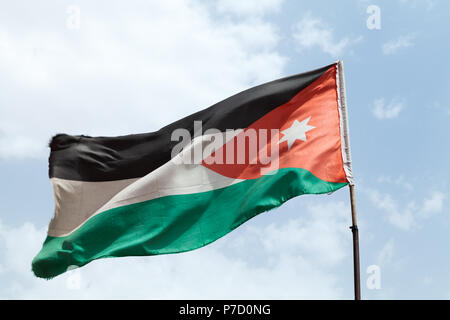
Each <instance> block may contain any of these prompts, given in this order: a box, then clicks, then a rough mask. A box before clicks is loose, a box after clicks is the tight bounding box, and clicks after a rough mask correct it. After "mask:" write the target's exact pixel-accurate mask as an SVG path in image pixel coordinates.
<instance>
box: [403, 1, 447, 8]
mask: <svg viewBox="0 0 450 320" xmlns="http://www.w3.org/2000/svg"><path fill="white" fill-rule="evenodd" d="M399 1H400V4H402V5H408V6H409V7H411V8H418V7H422V6H425V9H426V10H432V9H434V8H435V7H436V6H437V5H438V3H439V0H399Z"/></svg>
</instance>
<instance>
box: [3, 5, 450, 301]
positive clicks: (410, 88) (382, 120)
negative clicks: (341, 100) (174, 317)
mask: <svg viewBox="0 0 450 320" xmlns="http://www.w3.org/2000/svg"><path fill="white" fill-rule="evenodd" d="M373 5H376V6H378V8H379V9H380V10H381V29H372V30H371V29H369V28H368V27H367V19H368V18H369V17H370V13H367V9H368V7H370V6H373ZM1 7H2V9H1V10H0V85H1V88H2V90H1V93H0V178H1V181H2V183H1V184H0V194H1V196H0V200H1V201H0V298H6V299H11V298H160V299H165V298H172V299H174V298H193V299H195V298H204V299H209V298H225V299H226V298H239V299H240V298H250V299H251V298H268V299H272V298H274V299H277V298H279V299H311V298H328V299H339V298H342V299H351V298H353V278H352V277H353V269H352V246H351V245H352V243H351V232H350V230H349V229H348V227H349V226H350V224H351V216H350V208H349V199H348V189H347V188H345V189H343V190H339V191H338V192H336V193H334V194H332V195H322V196H302V197H298V198H295V199H293V200H291V201H289V202H288V203H286V204H285V205H284V206H282V207H281V208H278V209H276V210H273V211H271V212H269V213H264V214H261V215H259V216H257V217H256V218H254V219H252V220H251V221H249V222H247V223H246V224H245V225H244V226H242V227H240V228H238V229H237V230H235V231H233V232H232V233H230V234H229V235H227V236H225V237H224V238H222V239H220V240H218V241H216V242H215V243H213V244H211V245H209V246H207V247H204V248H202V249H199V250H196V251H192V252H189V253H183V254H177V255H168V256H155V257H139V258H135V257H130V258H119V259H104V260H98V261H95V262H93V263H91V264H89V265H87V266H85V267H83V268H81V269H79V270H76V271H72V272H69V273H67V274H64V275H62V276H60V277H57V278H55V279H53V280H51V281H46V280H42V279H37V278H35V277H34V276H33V274H32V272H31V267H30V264H31V260H32V258H33V256H34V255H35V254H36V253H37V252H38V251H39V249H40V247H41V244H42V241H43V240H44V238H45V234H46V229H47V225H48V223H49V221H50V219H51V216H52V211H53V194H52V190H51V187H50V183H49V180H48V177H47V157H48V153H49V150H48V148H47V143H48V141H49V139H50V138H51V136H52V135H54V134H56V133H60V132H65V133H70V134H87V135H121V134H129V133H140V132H149V131H154V130H157V129H159V128H160V127H162V126H164V125H166V124H168V123H170V122H172V121H174V120H176V119H179V118H180V117H183V116H186V115H188V114H191V113H193V112H195V111H198V110H201V109H203V108H205V107H207V106H209V105H211V104H213V103H215V102H217V101H220V100H222V99H224V98H226V97H228V96H230V95H232V94H234V93H237V92H239V91H241V90H244V89H246V88H249V87H251V86H254V85H257V84H261V83H263V82H266V81H270V80H273V79H276V78H279V77H283V76H288V75H291V74H295V73H300V72H303V71H307V70H311V69H314V68H317V67H320V66H324V65H327V64H329V63H331V62H334V61H336V60H337V59H343V60H344V62H345V76H346V82H347V96H348V106H349V118H350V131H351V144H352V156H353V162H354V173H355V176H356V184H357V187H356V188H357V190H356V191H357V194H356V195H357V208H358V215H359V224H360V237H361V238H360V246H361V248H360V249H361V271H362V291H363V298H367V299H410V298H414V299H442V298H445V299H449V298H450V272H449V271H448V270H449V269H450V250H449V242H450V236H449V232H450V198H449V195H450V185H449V181H448V178H449V176H450V166H449V163H450V142H449V138H450V90H449V88H450V66H449V64H448V52H449V50H450V46H449V43H450V42H449V41H448V40H449V39H450V37H449V32H448V28H447V25H448V17H449V15H450V3H448V1H442V0H441V1H439V0H427V1H426V0H422V1H420V0H396V1H381V0H380V1H376V0H373V1H365V0H359V1H357V0H355V1H345V2H339V3H338V2H337V1H308V2H307V1H302V2H300V1H288V0H285V1H283V0H246V1H242V0H220V1H215V2H213V1H181V0H180V1H137V0H133V1H95V3H93V2H92V1H58V2H56V1H40V2H39V3H37V2H36V3H34V2H30V1H13V2H11V1H10V2H5V1H4V2H2V6H1ZM372 8H373V7H372ZM78 10H79V14H80V15H79V17H80V20H79V22H80V23H79V27H77V21H76V18H74V15H76V14H77V12H78ZM369 12H372V11H370V10H369ZM74 19H75V20H74ZM374 265H375V266H377V267H378V268H379V270H380V275H381V277H380V280H381V281H380V288H378V289H373V288H371V287H370V286H369V287H367V286H366V281H367V280H368V279H369V280H370V278H369V277H370V274H369V273H367V268H369V271H371V270H373V266H374ZM370 266H372V267H370Z"/></svg>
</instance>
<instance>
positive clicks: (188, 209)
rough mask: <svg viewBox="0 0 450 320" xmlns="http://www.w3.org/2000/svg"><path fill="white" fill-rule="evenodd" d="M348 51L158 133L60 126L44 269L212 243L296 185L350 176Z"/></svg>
mask: <svg viewBox="0 0 450 320" xmlns="http://www.w3.org/2000/svg"><path fill="white" fill-rule="evenodd" d="M343 86H344V81H343V74H342V68H341V62H337V63H334V64H332V65H329V66H326V67H323V68H320V69H317V70H314V71H310V72H306V73H303V74H299V75H295V76H291V77H287V78H283V79H280V80H276V81H273V82H269V83H266V84H263V85H260V86H257V87H254V88H251V89H248V90H246V91H244V92H241V93H239V94H237V95H234V96H232V97H230V98H228V99H226V100H224V101H221V102H219V103H217V104H215V105H213V106H211V107H209V108H207V109H205V110H203V111H200V112H197V113H195V114H193V115H190V116H188V117H186V118H184V119H181V120H179V121H176V122H174V123H172V124H170V125H168V126H166V127H164V128H162V129H160V130H159V131H157V132H152V133H146V134H135V135H127V136H121V137H89V136H70V135H65V134H60V135H57V136H55V137H53V139H52V141H51V143H50V148H51V154H50V160H49V175H50V180H51V183H52V186H53V190H54V197H55V213H54V217H53V219H52V221H51V222H50V225H49V229H48V236H47V238H46V240H45V242H44V244H43V247H42V249H41V251H40V252H39V253H38V254H37V256H36V257H35V258H34V260H33V262H32V269H33V272H34V273H35V274H36V276H38V277H43V278H52V277H55V276H57V275H59V274H61V273H64V272H65V271H67V270H68V269H71V268H73V266H83V265H85V264H87V263H89V262H90V261H93V260H95V259H100V258H105V257H121V256H143V255H157V254H167V253H177V252H183V251H188V250H193V249H196V248H199V247H202V246H204V245H207V244H209V243H211V242H213V241H215V240H217V239H218V238H220V237H222V236H224V235H225V234H227V233H229V232H230V231H232V230H233V229H235V228H236V227H238V226H239V225H241V224H242V223H244V222H245V221H247V220H249V219H250V218H252V217H254V216H255V215H257V214H259V213H261V212H264V211H267V210H270V209H272V208H275V207H278V206H280V205H281V204H283V203H284V202H285V201H287V200H289V199H291V198H293V197H295V196H298V195H301V194H322V193H330V192H333V191H335V190H337V189H339V188H342V187H343V186H345V185H347V184H348V183H352V172H351V161H350V151H349V145H348V131H347V124H346V115H347V113H346V109H345V97H344V88H343Z"/></svg>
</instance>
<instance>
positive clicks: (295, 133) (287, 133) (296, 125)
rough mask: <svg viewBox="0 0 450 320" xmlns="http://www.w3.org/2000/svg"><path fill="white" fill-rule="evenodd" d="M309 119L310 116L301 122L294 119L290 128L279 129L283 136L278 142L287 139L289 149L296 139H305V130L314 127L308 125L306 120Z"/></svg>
mask: <svg viewBox="0 0 450 320" xmlns="http://www.w3.org/2000/svg"><path fill="white" fill-rule="evenodd" d="M310 119H311V117H308V118H306V119H305V120H303V121H302V122H298V121H297V120H294V122H293V123H292V125H291V127H290V128H287V129H286V130H283V131H281V133H282V134H284V136H283V138H281V140H280V141H278V143H281V142H283V141H287V143H288V150H289V149H291V147H292V145H293V144H294V142H295V141H296V140H302V141H306V132H308V131H309V130H312V129H314V128H315V127H313V126H310V125H308V121H309V120H310Z"/></svg>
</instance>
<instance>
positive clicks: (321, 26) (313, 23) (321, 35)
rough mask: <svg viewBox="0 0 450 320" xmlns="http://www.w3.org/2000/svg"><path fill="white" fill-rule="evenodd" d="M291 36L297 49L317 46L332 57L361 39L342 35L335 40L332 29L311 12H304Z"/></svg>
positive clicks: (340, 53)
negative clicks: (342, 36)
mask: <svg viewBox="0 0 450 320" xmlns="http://www.w3.org/2000/svg"><path fill="white" fill-rule="evenodd" d="M293 36H294V39H295V40H296V42H297V44H298V48H299V50H305V49H311V48H314V47H318V48H320V49H321V50H322V51H323V52H325V53H327V54H329V55H330V56H332V57H338V56H340V55H342V54H343V53H344V50H345V49H347V48H348V47H350V46H351V45H353V44H354V43H356V42H359V41H360V40H361V39H362V38H361V37H359V38H354V39H352V38H349V37H344V38H342V39H340V40H335V35H334V30H333V29H332V28H331V27H330V26H328V25H327V24H326V23H325V22H323V21H322V20H320V19H318V18H315V17H313V16H312V15H311V13H308V14H306V15H305V16H304V17H303V18H302V19H301V20H300V21H299V22H298V23H297V24H296V25H295V27H294V34H293Z"/></svg>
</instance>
